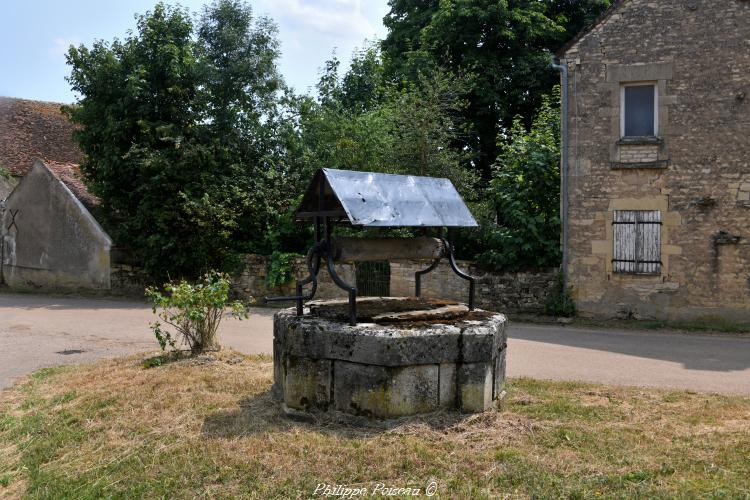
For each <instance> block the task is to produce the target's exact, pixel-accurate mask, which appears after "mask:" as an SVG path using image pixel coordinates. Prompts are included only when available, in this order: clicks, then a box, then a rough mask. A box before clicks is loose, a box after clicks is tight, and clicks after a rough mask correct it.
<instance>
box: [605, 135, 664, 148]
mask: <svg viewBox="0 0 750 500" xmlns="http://www.w3.org/2000/svg"><path fill="white" fill-rule="evenodd" d="M663 142H664V139H662V138H661V137H655V136H644V137H620V139H619V140H618V141H617V143H616V144H617V145H618V146H646V145H649V144H661V143H663Z"/></svg>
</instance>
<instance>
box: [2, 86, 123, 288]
mask: <svg viewBox="0 0 750 500" xmlns="http://www.w3.org/2000/svg"><path fill="white" fill-rule="evenodd" d="M61 106H62V105H61V104H59V103H51V102H41V101H29V100H25V99H13V98H8V97H0V222H1V223H2V225H0V284H4V285H7V286H10V287H11V288H27V289H28V288H31V289H45V290H47V289H71V288H72V289H92V288H93V289H109V288H110V262H109V259H110V256H109V251H110V247H111V245H112V243H111V240H110V238H109V236H107V234H106V233H105V232H104V231H103V230H102V228H101V227H100V226H99V224H98V223H97V222H96V220H95V219H94V217H92V215H91V213H90V212H89V208H91V207H94V206H95V205H96V204H97V202H98V200H97V199H96V198H95V197H94V196H93V195H91V193H89V191H88V190H87V189H86V186H85V184H84V183H83V181H82V176H81V173H80V170H79V168H78V164H79V163H80V162H81V161H82V159H83V154H82V153H81V151H80V150H79V149H78V147H77V146H76V144H75V141H74V140H73V132H74V130H75V127H74V125H73V124H72V123H71V122H70V121H69V120H68V119H67V117H66V116H65V115H64V114H63V113H62V111H61Z"/></svg>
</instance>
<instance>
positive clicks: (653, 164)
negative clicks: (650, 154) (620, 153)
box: [609, 160, 669, 170]
mask: <svg viewBox="0 0 750 500" xmlns="http://www.w3.org/2000/svg"><path fill="white" fill-rule="evenodd" d="M668 166H669V160H658V161H647V162H637V163H636V162H620V161H611V162H609V168H610V169H612V170H633V169H637V168H643V169H648V170H664V169H665V168H667V167H668Z"/></svg>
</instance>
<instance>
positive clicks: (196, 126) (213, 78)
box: [68, 0, 284, 279]
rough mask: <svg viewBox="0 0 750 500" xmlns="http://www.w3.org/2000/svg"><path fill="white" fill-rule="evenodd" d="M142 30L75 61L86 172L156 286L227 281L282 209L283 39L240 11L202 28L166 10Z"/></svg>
mask: <svg viewBox="0 0 750 500" xmlns="http://www.w3.org/2000/svg"><path fill="white" fill-rule="evenodd" d="M136 21H137V22H136V30H135V32H134V33H132V34H130V35H129V36H128V37H127V38H126V39H125V40H122V41H120V40H114V41H113V42H112V43H106V42H101V41H99V42H96V43H94V45H93V47H92V48H90V49H89V48H86V47H84V46H80V47H78V48H71V49H70V52H69V54H68V63H69V64H70V65H71V67H72V70H71V75H70V77H69V81H70V83H71V86H72V87H73V89H74V90H75V91H76V92H78V94H79V95H80V96H81V97H80V99H79V101H78V103H77V105H76V106H73V107H70V108H69V109H68V113H69V114H70V116H71V118H72V120H73V121H74V122H76V123H78V124H80V125H81V126H82V127H81V129H80V130H79V131H78V132H76V139H77V140H78V143H79V144H80V146H81V148H82V150H83V151H84V152H85V153H86V159H85V160H84V162H83V165H82V167H81V168H82V171H83V172H84V174H85V176H86V178H87V180H88V181H89V183H90V186H91V188H92V190H93V191H94V192H95V193H96V194H97V195H98V196H99V197H100V198H101V199H102V212H103V219H104V220H103V222H104V223H105V225H106V227H107V229H108V230H109V231H110V234H112V235H113V236H114V238H115V241H117V242H119V243H121V244H126V245H127V246H129V247H131V248H132V249H133V250H134V252H135V253H136V255H137V256H138V257H140V259H141V260H142V261H143V263H144V265H145V267H146V269H147V270H148V271H149V273H150V274H151V275H152V277H154V278H156V279H160V278H163V277H165V276H167V275H172V276H182V275H186V276H195V275H197V274H199V273H200V272H201V271H203V270H207V269H212V268H219V269H231V268H232V267H233V266H235V265H236V264H237V262H238V256H239V255H240V253H242V252H244V251H246V250H247V249H249V248H251V247H252V245H253V243H254V242H256V241H258V240H260V239H261V238H260V237H259V236H260V235H262V234H264V231H265V229H266V228H267V224H268V223H269V221H270V220H271V217H270V215H269V213H270V212H273V211H275V210H276V209H277V207H276V202H277V201H278V198H279V193H278V192H276V191H273V189H270V190H269V189H267V187H268V186H269V184H271V183H270V182H269V179H273V178H274V177H275V176H276V175H278V170H280V169H283V165H284V164H283V162H280V161H277V160H276V158H275V155H277V154H278V153H279V151H280V150H281V149H282V147H281V146H279V144H278V143H277V141H278V137H279V134H278V130H279V129H280V128H282V126H281V125H280V124H279V120H280V117H279V114H280V113H281V112H280V111H279V110H278V109H277V108H278V106H277V101H278V99H277V93H278V90H279V88H280V87H281V85H282V84H281V81H280V78H279V77H278V75H277V72H276V69H275V66H274V61H275V59H276V57H277V56H278V44H277V42H276V39H275V36H276V31H275V27H274V26H273V24H272V23H271V22H270V21H268V20H266V19H259V20H254V19H253V17H252V11H251V9H250V7H249V6H246V5H245V4H242V3H240V2H237V1H234V0H217V1H216V2H214V3H213V4H211V5H210V6H208V7H206V8H205V9H204V11H203V14H202V16H201V17H200V20H199V21H198V24H197V26H195V25H194V23H193V21H192V20H191V18H190V15H189V14H188V12H187V11H185V10H184V9H182V8H180V7H171V6H166V5H164V4H161V3H160V4H157V5H156V7H155V8H154V10H153V11H152V12H148V13H146V14H145V15H140V16H137V17H136Z"/></svg>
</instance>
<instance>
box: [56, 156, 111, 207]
mask: <svg viewBox="0 0 750 500" xmlns="http://www.w3.org/2000/svg"><path fill="white" fill-rule="evenodd" d="M45 163H46V165H47V167H49V169H50V170H51V171H52V173H53V174H55V176H56V177H57V178H58V179H60V180H61V181H63V183H65V185H66V186H68V189H70V190H71V191H72V192H73V194H74V195H75V196H76V198H78V199H79V200H81V201H82V202H83V203H84V204H85V205H88V206H93V205H98V204H99V198H97V197H96V196H94V195H93V194H91V193H90V192H89V190H88V189H86V185H85V184H84V183H83V182H82V181H81V177H82V176H81V170H80V168H79V167H78V165H77V164H76V163H58V162H54V161H47V162H45Z"/></svg>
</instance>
